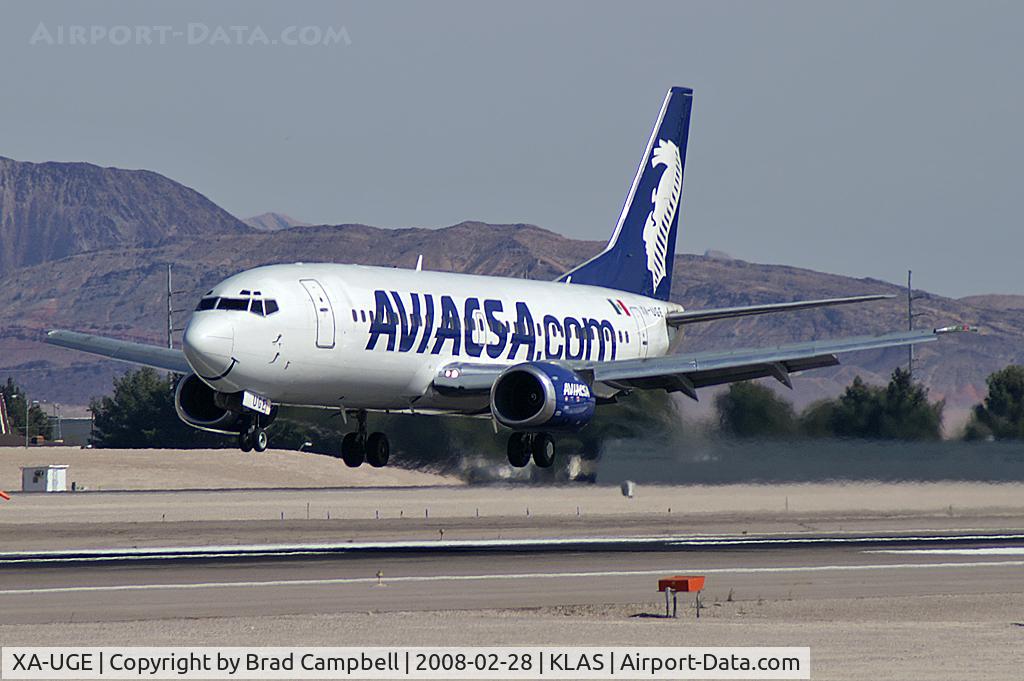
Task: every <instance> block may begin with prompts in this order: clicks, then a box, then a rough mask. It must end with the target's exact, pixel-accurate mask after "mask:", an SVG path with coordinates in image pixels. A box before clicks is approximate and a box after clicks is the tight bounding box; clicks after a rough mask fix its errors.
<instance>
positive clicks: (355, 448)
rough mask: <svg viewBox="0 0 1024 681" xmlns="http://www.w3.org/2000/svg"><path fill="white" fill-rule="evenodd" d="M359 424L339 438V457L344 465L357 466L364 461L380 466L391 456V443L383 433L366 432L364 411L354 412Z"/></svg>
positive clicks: (384, 464) (385, 463)
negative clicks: (352, 431) (352, 430)
mask: <svg viewBox="0 0 1024 681" xmlns="http://www.w3.org/2000/svg"><path fill="white" fill-rule="evenodd" d="M356 421H357V423H358V424H359V425H358V427H357V429H356V431H355V432H354V433H346V434H345V437H343V438H342V439H341V459H342V460H343V461H344V462H345V465H346V466H349V467H350V468H358V467H359V466H361V465H362V464H363V462H364V461H365V462H366V463H368V464H370V465H371V466H373V467H374V468H382V467H383V466H386V465H387V463H388V459H389V458H390V457H391V443H390V442H388V436H387V435H385V434H384V433H370V434H369V435H367V434H366V411H365V410H363V409H360V410H359V411H357V412H356Z"/></svg>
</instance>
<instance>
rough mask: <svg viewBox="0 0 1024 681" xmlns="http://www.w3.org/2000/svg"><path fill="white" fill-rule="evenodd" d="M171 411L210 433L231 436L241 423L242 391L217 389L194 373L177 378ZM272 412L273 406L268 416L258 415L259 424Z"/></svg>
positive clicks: (194, 426) (273, 413)
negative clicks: (226, 391) (229, 391)
mask: <svg viewBox="0 0 1024 681" xmlns="http://www.w3.org/2000/svg"><path fill="white" fill-rule="evenodd" d="M174 410H175V411H177V412H178V418H180V419H181V420H182V421H184V422H185V423H187V424H188V425H190V426H192V427H193V428H198V429H199V430H207V431H210V432H212V433H223V434H225V435H233V434H237V433H240V432H241V431H242V428H243V427H244V425H245V423H244V422H245V419H244V418H243V413H242V394H241V393H236V394H229V393H222V392H217V391H216V390H214V389H213V388H211V387H210V386H208V385H206V384H205V383H203V382H202V381H201V380H200V379H199V377H198V376H196V375H195V374H189V375H188V376H186V377H184V378H183V379H181V380H180V381H178V387H177V388H176V389H175V391H174ZM276 415H277V410H276V408H275V409H274V410H273V411H271V412H270V416H263V417H261V418H260V424H261V425H264V426H265V425H267V424H269V423H270V422H271V421H272V420H273V418H274V416H276Z"/></svg>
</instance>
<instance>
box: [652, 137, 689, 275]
mask: <svg viewBox="0 0 1024 681" xmlns="http://www.w3.org/2000/svg"><path fill="white" fill-rule="evenodd" d="M658 166H665V170H664V171H663V172H662V173H661V179H659V180H658V186H657V187H656V188H655V189H654V191H653V192H651V203H652V204H653V206H652V208H651V212H650V214H649V215H648V216H647V222H646V223H645V224H644V246H645V249H646V251H647V270H648V271H649V272H650V273H651V283H652V285H653V286H654V289H653V291H657V290H658V285H659V284H660V283H661V281H662V280H663V279H664V278H665V275H666V274H667V262H668V258H670V257H672V255H673V254H672V253H669V252H668V237H669V233H670V232H671V231H672V221H673V220H674V219H675V215H676V208H677V207H678V206H679V195H680V193H681V192H682V188H683V164H682V161H681V160H680V158H679V147H677V146H676V145H675V144H674V143H673V142H672V141H671V140H658V146H657V147H655V149H654V153H653V154H651V167H652V168H657V167H658Z"/></svg>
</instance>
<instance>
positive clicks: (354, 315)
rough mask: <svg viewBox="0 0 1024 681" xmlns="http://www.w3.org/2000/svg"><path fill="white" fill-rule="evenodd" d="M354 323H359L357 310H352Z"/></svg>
mask: <svg viewBox="0 0 1024 681" xmlns="http://www.w3.org/2000/svg"><path fill="white" fill-rule="evenodd" d="M352 321H354V322H358V321H359V316H358V315H356V311H355V310H352Z"/></svg>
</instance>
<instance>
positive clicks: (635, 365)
mask: <svg viewBox="0 0 1024 681" xmlns="http://www.w3.org/2000/svg"><path fill="white" fill-rule="evenodd" d="M971 330H973V329H972V328H971V327H967V326H953V327H945V328H941V329H931V330H920V331H901V332H897V333H890V334H885V335H883V336H858V337H853V338H843V339H838V340H828V341H811V342H808V343H793V344H789V345H780V346H777V347H774V348H753V349H749V350H728V351H720V352H698V353H692V354H679V355H668V356H665V357H652V358H649V359H626V360H618V361H614V362H567V363H566V364H567V365H568V366H570V367H572V368H573V369H574V370H576V371H577V372H579V373H580V374H582V375H584V376H586V377H587V378H588V379H592V380H591V382H592V383H593V384H594V385H595V386H596V387H598V388H599V387H601V386H607V387H608V388H610V389H611V390H610V391H609V392H610V393H614V391H615V390H628V389H631V388H640V389H653V388H662V389H664V390H668V391H669V392H675V391H681V392H683V393H685V394H687V395H689V396H690V397H692V398H694V399H696V398H697V388H705V387H708V386H712V385H721V384H723V383H733V382H735V381H746V380H749V379H753V378H764V377H766V376H771V377H774V378H776V379H778V380H779V381H781V382H782V383H784V384H786V385H787V386H790V387H792V384H791V382H790V374H793V373H796V372H799V371H806V370H808V369H818V368H821V367H827V366H834V365H836V364H839V358H838V357H836V355H838V354H841V353H844V352H856V351H859V350H878V349H882V348H892V347H900V346H906V345H916V344H918V343H929V342H932V341H934V340H936V339H937V338H938V337H939V336H940V335H942V334H945V333H951V332H954V331H971ZM504 368H505V367H500V366H496V365H486V364H467V363H459V362H457V363H454V364H448V365H446V366H444V367H442V369H441V370H440V372H439V373H438V376H437V377H435V379H434V387H435V388H436V389H437V390H438V392H441V393H446V394H460V393H463V394H464V393H466V392H483V391H487V390H490V388H491V384H493V383H494V380H495V379H497V377H498V376H499V375H500V374H501V372H502V370H503V369H504ZM599 394H600V393H599Z"/></svg>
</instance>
